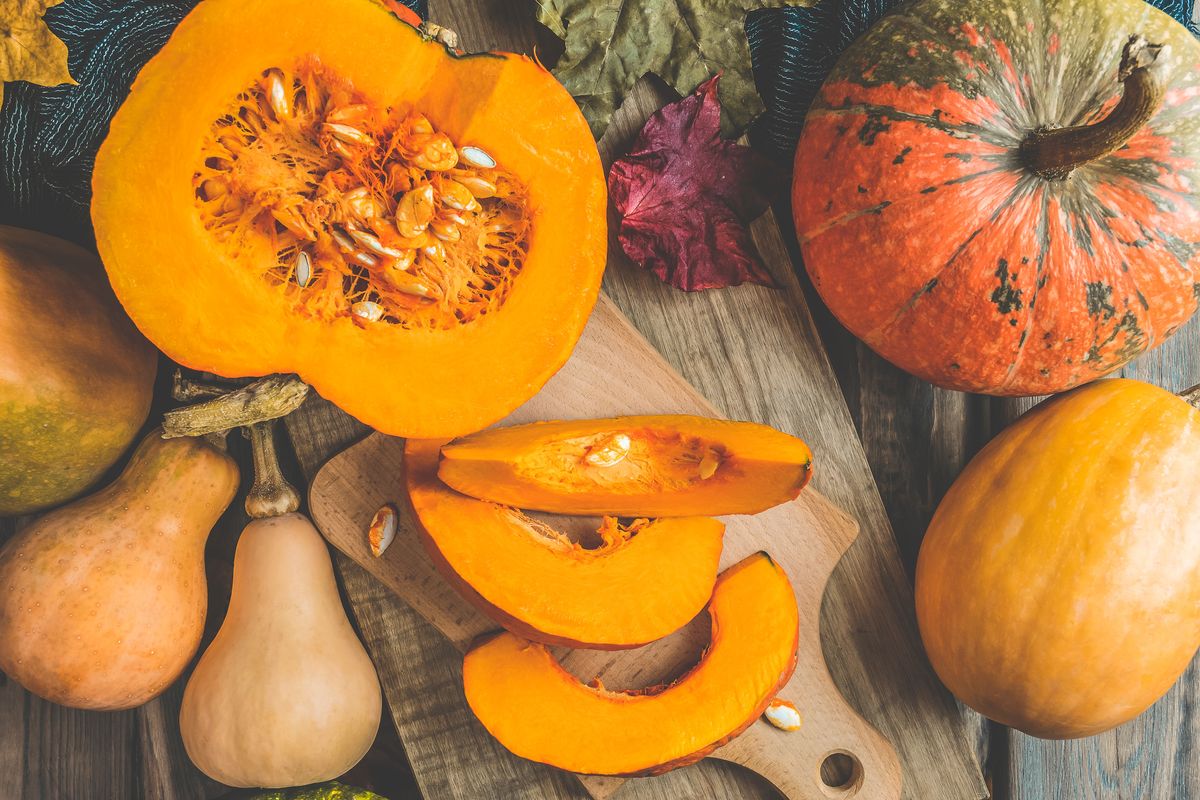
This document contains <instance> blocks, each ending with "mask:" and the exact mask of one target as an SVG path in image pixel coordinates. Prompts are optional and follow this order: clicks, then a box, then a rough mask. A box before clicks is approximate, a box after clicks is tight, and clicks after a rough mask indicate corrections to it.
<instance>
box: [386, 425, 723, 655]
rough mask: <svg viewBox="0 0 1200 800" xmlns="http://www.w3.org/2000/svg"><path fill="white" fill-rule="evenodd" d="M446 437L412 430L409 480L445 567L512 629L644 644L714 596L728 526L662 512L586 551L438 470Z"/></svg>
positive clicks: (551, 638) (588, 641)
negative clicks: (456, 485) (615, 540)
mask: <svg viewBox="0 0 1200 800" xmlns="http://www.w3.org/2000/svg"><path fill="white" fill-rule="evenodd" d="M440 449H441V442H439V441H436V440H433V441H430V440H416V439H409V440H408V442H407V443H406V445H405V449H404V470H405V485H406V488H407V490H408V499H409V503H410V504H411V506H412V509H413V515H414V517H415V518H416V520H417V523H418V525H417V530H418V532H419V534H420V536H421V541H422V542H423V543H424V545H425V549H426V551H428V553H429V556H430V558H431V559H432V560H433V562H434V564H435V565H436V566H437V568H438V571H439V572H441V573H442V575H443V576H444V577H445V578H446V579H447V581H448V582H449V583H450V584H451V585H452V586H454V587H455V588H456V589H457V590H458V592H459V593H460V594H461V595H462V596H463V597H465V598H466V599H468V600H470V601H471V602H472V603H474V604H475V606H477V607H478V608H479V609H480V610H482V611H483V612H484V613H485V614H487V615H488V616H489V617H491V618H492V619H494V620H496V622H498V623H500V624H501V625H503V626H504V627H505V628H506V629H508V630H510V631H513V632H515V633H518V634H520V635H521V636H523V637H525V638H526V639H531V640H533V641H537V642H542V643H544V644H551V645H561V646H566V647H589V648H595V649H606V650H611V649H622V648H630V647H638V646H641V645H644V644H648V643H649V642H652V641H655V640H656V639H661V638H663V637H664V636H667V635H669V634H671V633H673V632H674V631H676V630H678V629H679V628H682V627H683V626H684V625H686V624H687V623H688V622H689V621H690V620H691V619H692V618H693V617H695V616H696V615H697V614H699V613H700V612H701V611H702V610H703V609H704V606H705V605H706V604H707V603H708V600H709V597H710V596H711V595H712V589H713V584H714V583H715V582H716V580H717V568H718V563H719V562H720V559H721V543H722V538H723V537H724V533H725V526H724V525H723V524H722V523H721V522H719V521H718V520H715V519H711V518H708V517H681V518H677V519H660V520H656V521H654V522H651V523H649V524H648V525H646V527H644V528H641V529H640V530H638V531H637V533H636V534H635V535H634V536H633V537H632V538H629V539H626V540H625V541H624V542H621V543H620V544H616V545H611V546H606V547H604V548H602V549H600V550H583V549H581V548H579V547H578V546H575V545H572V544H570V543H568V541H567V540H566V538H565V537H563V536H562V534H559V533H558V532H557V531H555V532H553V533H550V532H547V531H545V530H539V528H538V526H535V525H534V524H532V523H531V521H530V520H529V519H528V518H527V517H525V516H524V515H522V514H521V513H520V512H519V511H518V510H517V509H514V508H510V507H506V506H502V505H497V504H496V503H488V502H484V501H482V500H476V499H474V498H472V497H468V496H466V495H464V494H460V493H458V492H456V491H454V490H453V489H450V488H449V487H447V486H446V485H445V484H444V483H442V482H441V480H439V479H438V475H437V465H438V452H439V450H440Z"/></svg>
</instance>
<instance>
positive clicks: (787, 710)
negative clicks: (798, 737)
mask: <svg viewBox="0 0 1200 800" xmlns="http://www.w3.org/2000/svg"><path fill="white" fill-rule="evenodd" d="M763 716H764V717H765V718H766V720H767V722H769V723H771V724H772V725H774V726H775V727H776V728H779V730H781V731H787V732H789V733H791V732H792V731H798V730H800V727H801V726H802V725H803V724H804V720H803V718H801V716H800V712H799V710H797V709H796V707H795V706H794V705H792V704H791V703H789V702H788V701H787V700H780V699H779V698H778V697H776V698H775V699H774V700H772V701H771V702H770V704H769V705H768V706H767V710H766V711H764V712H763Z"/></svg>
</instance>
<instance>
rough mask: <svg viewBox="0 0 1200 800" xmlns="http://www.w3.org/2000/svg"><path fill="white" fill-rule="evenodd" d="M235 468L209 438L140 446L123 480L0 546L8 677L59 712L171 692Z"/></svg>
mask: <svg viewBox="0 0 1200 800" xmlns="http://www.w3.org/2000/svg"><path fill="white" fill-rule="evenodd" d="M237 488H238V469H237V465H236V464H235V463H234V461H233V460H232V459H231V458H230V457H229V456H228V455H226V454H225V453H224V452H223V451H222V450H219V449H217V448H216V447H214V446H212V445H210V444H209V443H207V442H206V441H205V440H203V439H189V438H183V439H162V438H160V437H159V435H158V432H157V431H155V432H153V433H151V434H150V435H148V436H147V437H146V438H145V439H143V440H142V443H141V444H140V445H139V446H138V448H137V450H136V451H135V452H134V454H133V457H132V459H131V460H130V462H129V465H128V466H127V467H126V468H125V471H124V472H122V473H121V476H120V477H119V478H117V480H116V481H115V482H113V483H112V484H111V485H109V486H108V487H106V488H105V489H102V490H101V491H99V492H97V493H96V494H93V495H91V496H89V497H85V498H83V499H81V500H77V501H75V502H74V503H71V504H70V505H67V506H64V507H62V508H60V509H57V510H56V511H52V512H50V513H49V514H47V515H45V516H44V517H41V518H40V519H38V520H37V521H35V522H33V523H32V524H31V525H29V527H27V528H25V529H24V530H22V531H20V532H19V533H18V534H17V535H16V536H14V537H13V538H12V539H10V540H9V542H8V543H7V544H6V545H5V546H4V548H3V549H2V550H0V670H3V671H4V672H5V673H7V674H8V675H9V676H11V677H12V678H13V679H14V680H16V681H17V682H18V683H20V684H21V685H22V686H24V687H25V688H26V689H28V690H29V691H31V692H33V693H34V694H36V695H39V696H41V697H44V698H46V699H47V700H50V701H52V702H55V703H59V704H61V705H66V706H72V707H75V708H88V709H98V710H113V709H121V708H132V707H134V706H138V705H141V704H142V703H145V702H146V701H148V700H150V699H151V698H153V697H155V696H156V695H158V694H159V693H161V692H162V691H163V690H165V689H166V688H167V687H168V686H169V685H171V683H173V682H174V681H175V679H176V678H178V677H179V675H180V673H182V672H183V669H184V667H186V666H187V664H188V662H190V661H191V659H192V656H193V655H194V654H195V652H196V648H197V647H199V645H200V637H201V635H202V634H203V633H204V617H205V612H206V610H207V607H208V588H207V586H206V585H205V580H204V543H205V541H206V540H207V538H208V534H209V531H210V530H211V529H212V527H213V525H214V524H215V523H216V521H217V519H218V518H219V517H220V516H221V513H222V512H223V511H224V510H225V508H226V507H227V506H228V505H229V503H230V501H231V500H233V497H234V494H235V493H236V492H237Z"/></svg>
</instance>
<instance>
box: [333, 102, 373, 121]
mask: <svg viewBox="0 0 1200 800" xmlns="http://www.w3.org/2000/svg"><path fill="white" fill-rule="evenodd" d="M366 114H367V106H366V104H364V103H351V104H350V105H348V106H340V107H338V108H335V109H333V110H332V111H330V112H329V113H328V114H326V115H325V121H326V122H341V123H346V122H351V121H356V120H360V119H362V118H363V117H365V116H366Z"/></svg>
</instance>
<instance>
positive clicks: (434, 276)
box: [193, 59, 530, 329]
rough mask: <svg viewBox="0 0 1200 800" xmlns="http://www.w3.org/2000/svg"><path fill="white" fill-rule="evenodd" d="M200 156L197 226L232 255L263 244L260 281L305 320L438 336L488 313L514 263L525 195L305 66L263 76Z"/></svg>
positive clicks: (499, 174)
mask: <svg viewBox="0 0 1200 800" xmlns="http://www.w3.org/2000/svg"><path fill="white" fill-rule="evenodd" d="M203 153H204V159H203V165H202V166H201V168H199V169H198V170H197V171H196V174H195V176H194V179H193V182H194V185H195V187H196V198H197V203H198V206H199V211H200V214H201V217H202V218H203V220H204V223H205V226H206V227H207V228H208V229H209V230H210V231H212V232H213V234H214V235H215V236H216V237H217V238H218V239H219V240H220V241H221V242H223V243H224V244H225V246H226V247H228V248H229V249H230V250H231V251H233V252H234V253H236V252H238V251H240V250H241V249H242V248H243V247H244V246H245V244H246V243H247V237H258V238H261V239H266V240H267V241H268V242H269V243H270V244H271V246H272V249H273V250H274V251H275V252H276V255H277V257H276V261H275V263H273V264H265V265H263V272H264V274H265V275H266V277H267V279H268V280H270V281H272V282H273V283H275V284H276V285H278V286H279V287H280V289H281V290H282V291H284V292H285V293H286V294H287V296H288V297H289V298H291V299H292V300H293V301H294V302H295V303H296V305H297V307H298V309H299V310H301V311H302V313H305V314H307V315H309V316H312V317H316V318H321V319H335V318H339V317H345V318H350V319H352V320H355V321H356V322H357V323H358V324H363V325H365V324H374V323H377V322H384V323H390V324H395V325H400V326H402V327H405V328H424V329H449V328H453V327H455V326H458V325H463V324H468V323H470V322H471V321H472V320H475V319H477V318H479V317H480V316H482V315H484V314H487V313H488V312H489V311H492V310H495V309H497V308H499V307H500V306H501V305H502V304H503V303H504V301H505V299H506V298H507V296H508V292H509V290H510V288H511V285H512V282H513V281H514V280H515V278H516V276H517V275H518V274H519V273H520V271H521V268H522V265H523V263H524V258H525V254H526V251H527V250H528V231H529V225H530V220H529V213H528V198H527V193H526V190H525V188H524V186H523V185H522V184H521V183H520V182H519V181H518V180H517V179H516V178H515V177H514V176H513V175H511V174H510V173H509V172H507V171H506V170H504V169H503V167H502V166H501V165H499V164H498V163H497V161H496V159H495V158H494V157H492V156H491V154H489V153H487V152H486V151H484V150H483V149H481V148H479V147H476V146H474V145H470V144H467V145H462V146H459V145H456V143H455V142H454V141H452V140H451V139H450V137H449V136H448V135H446V134H445V133H444V132H441V131H438V130H436V129H435V128H434V126H433V124H432V123H431V122H430V120H429V119H428V118H426V117H425V116H424V115H423V114H421V113H420V112H419V111H418V110H416V109H408V108H391V107H387V108H381V107H379V106H377V105H375V104H372V103H371V102H370V101H369V100H368V99H367V98H365V97H363V96H362V95H360V94H359V93H357V92H355V91H354V89H353V88H352V87H351V86H350V85H349V84H348V83H347V82H346V81H345V80H344V79H342V78H341V77H340V76H337V75H334V74H332V73H331V72H330V71H329V70H327V69H326V68H324V67H322V66H321V65H319V64H318V63H317V62H316V61H315V60H314V59H308V60H306V61H304V62H303V63H301V64H300V65H299V66H297V67H296V68H295V69H293V70H287V69H283V68H279V67H275V68H272V69H269V70H267V71H266V72H264V73H263V75H262V77H261V78H260V79H258V80H256V81H254V82H253V83H252V84H251V86H250V87H249V88H248V89H247V90H246V91H245V92H243V93H242V94H241V95H239V96H238V97H237V98H236V100H235V101H234V103H233V105H232V107H231V109H230V111H229V113H227V114H226V115H224V116H222V117H221V118H220V119H218V120H217V121H216V122H215V123H214V124H213V128H212V134H211V137H210V139H209V141H208V142H207V143H206V145H205V148H204V151H203Z"/></svg>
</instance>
